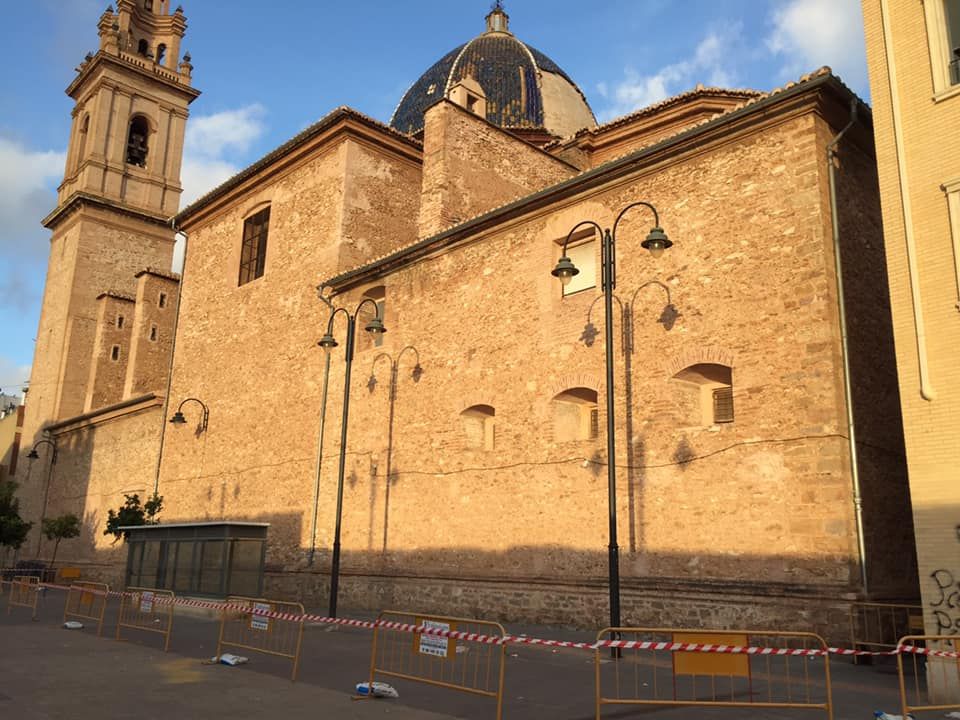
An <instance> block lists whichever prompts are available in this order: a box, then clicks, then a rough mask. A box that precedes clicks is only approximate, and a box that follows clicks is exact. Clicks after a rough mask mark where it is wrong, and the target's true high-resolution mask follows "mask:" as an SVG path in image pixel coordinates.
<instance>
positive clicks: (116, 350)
mask: <svg viewBox="0 0 960 720" xmlns="http://www.w3.org/2000/svg"><path fill="white" fill-rule="evenodd" d="M110 359H111V360H113V361H114V362H116V361H117V360H119V359H120V346H119V345H114V346H113V347H112V348H110Z"/></svg>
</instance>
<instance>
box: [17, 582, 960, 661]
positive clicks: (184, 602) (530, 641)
mask: <svg viewBox="0 0 960 720" xmlns="http://www.w3.org/2000/svg"><path fill="white" fill-rule="evenodd" d="M6 582H7V584H10V583H11V581H6ZM35 587H36V588H37V590H39V589H41V588H43V589H51V590H66V591H69V590H70V588H71V587H78V588H80V587H82V588H83V591H84V592H87V593H92V594H94V595H104V594H105V595H107V596H108V597H121V596H127V597H131V596H134V595H136V594H137V593H131V592H119V591H115V590H111V591H109V592H107V593H104V592H103V591H102V590H97V589H96V588H90V587H85V586H80V585H77V586H70V585H57V584H54V583H39V584H37V585H36V586H35ZM153 602H154V604H155V605H162V604H164V603H166V602H167V598H166V597H164V596H162V595H161V596H156V597H154V599H153ZM264 602H269V601H264ZM173 603H174V605H180V606H183V607H197V608H204V609H208V610H219V611H223V610H231V611H235V612H242V613H245V614H248V615H258V616H262V617H267V618H272V619H274V620H281V621H285V622H306V623H314V624H324V625H343V626H346V627H355V628H364V629H368V630H374V629H377V628H379V629H383V630H393V631H396V632H409V633H414V634H420V635H436V636H438V637H445V638H451V639H454V640H465V641H467V642H474V643H481V644H486V645H539V646H542V647H552V648H571V649H575V650H598V649H601V648H620V649H623V650H648V651H663V652H701V653H718V654H730V655H758V656H791V657H794V656H807V657H810V656H822V655H844V656H850V655H855V656H864V655H899V654H901V653H906V654H911V655H927V656H932V657H943V658H960V652H957V651H949V650H935V649H932V648H925V647H917V646H914V645H900V646H898V647H896V648H894V649H893V650H888V651H871V650H851V649H849V648H835V647H828V648H772V647H751V646H742V645H718V644H713V643H682V642H654V641H650V640H618V639H610V640H598V641H596V642H592V643H587V642H571V641H568V640H545V639H542V638H533V637H527V636H526V635H485V634H482V633H469V632H463V631H460V630H444V629H442V628H432V627H424V626H423V625H414V624H411V623H402V622H395V621H391V620H354V619H351V618H331V617H326V616H324V615H311V614H309V613H306V614H302V615H300V614H297V613H285V612H276V611H273V610H266V609H263V608H258V607H250V606H249V605H238V604H236V603H222V602H215V601H212V600H196V599H193V598H182V597H176V596H175V597H174V600H173Z"/></svg>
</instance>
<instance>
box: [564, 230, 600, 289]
mask: <svg viewBox="0 0 960 720" xmlns="http://www.w3.org/2000/svg"><path fill="white" fill-rule="evenodd" d="M567 257H568V258H570V261H571V262H572V263H573V264H574V265H575V266H576V267H577V270H579V271H580V272H579V273H577V274H576V275H574V276H573V278H572V279H571V280H570V283H569V284H568V285H565V286H564V287H563V294H564V296H566V295H573V294H574V293H578V292H580V291H582V290H589V289H590V288H594V287H596V286H597V244H596V242H594V241H593V240H587V241H586V242H582V243H579V244H577V245H567Z"/></svg>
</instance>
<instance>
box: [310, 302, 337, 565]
mask: <svg viewBox="0 0 960 720" xmlns="http://www.w3.org/2000/svg"><path fill="white" fill-rule="evenodd" d="M317 296H318V297H319V298H320V300H322V301H323V303H324V304H325V305H326V306H327V307H329V308H330V309H331V310H333V302H331V300H330V299H329V298H327V297H324V295H323V287H320V288H318V292H317ZM324 356H325V358H326V362H325V364H324V368H323V395H322V397H321V399H320V429H319V430H318V434H319V436H320V437H319V438H318V440H317V462H316V466H315V471H314V481H313V515H312V516H311V517H312V519H311V521H310V556H309V558H308V560H307V565H310V566H312V565H313V556H314V555H315V554H316V552H317V508H318V506H319V504H320V470H321V468H322V467H323V429H324V426H325V425H326V422H327V387H328V384H329V382H330V353H324Z"/></svg>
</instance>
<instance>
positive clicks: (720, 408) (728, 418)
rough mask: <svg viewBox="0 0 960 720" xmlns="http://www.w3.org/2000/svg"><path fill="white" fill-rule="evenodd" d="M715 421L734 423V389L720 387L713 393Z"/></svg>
mask: <svg viewBox="0 0 960 720" xmlns="http://www.w3.org/2000/svg"><path fill="white" fill-rule="evenodd" d="M713 421H714V422H715V423H730V422H733V388H732V387H719V388H717V389H716V390H714V391H713Z"/></svg>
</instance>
